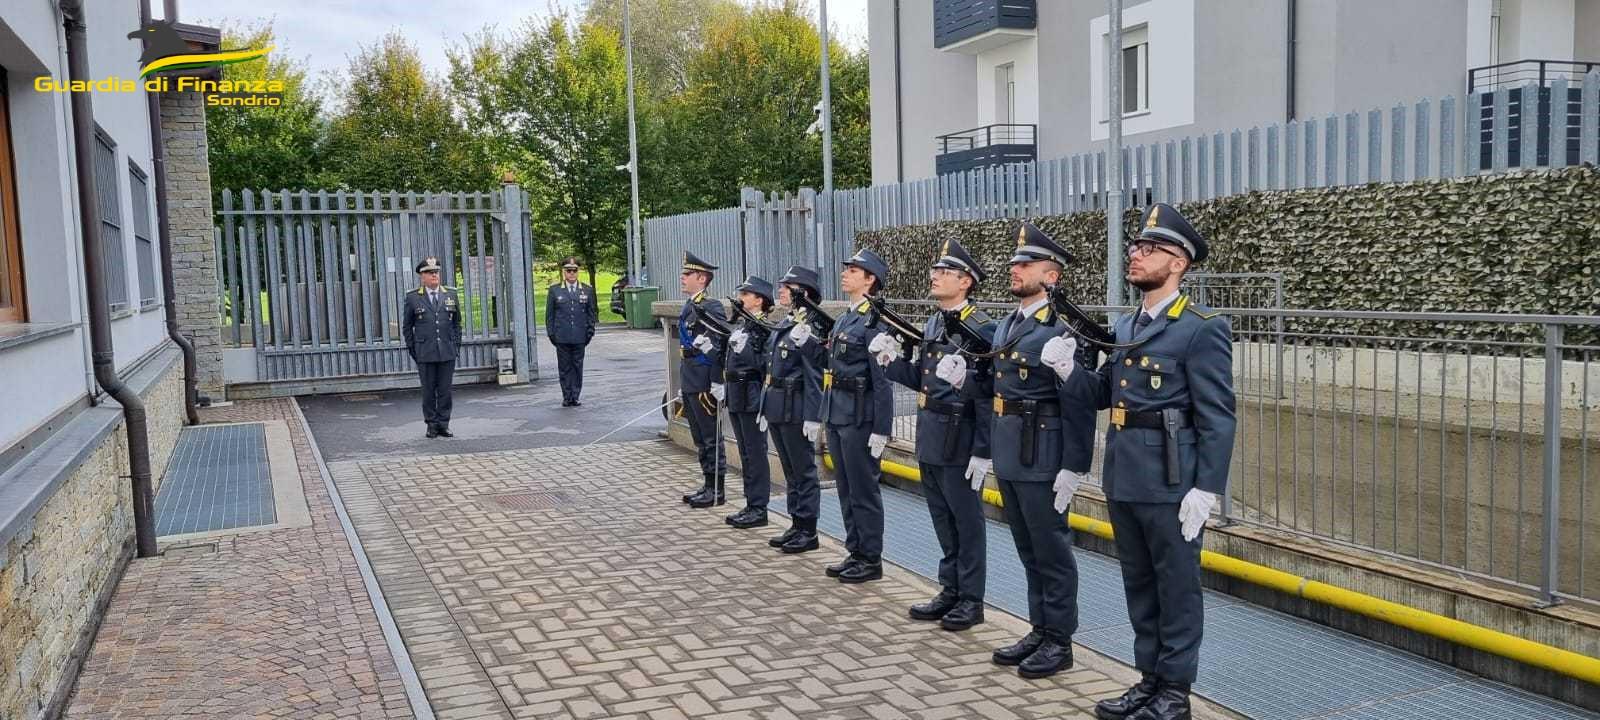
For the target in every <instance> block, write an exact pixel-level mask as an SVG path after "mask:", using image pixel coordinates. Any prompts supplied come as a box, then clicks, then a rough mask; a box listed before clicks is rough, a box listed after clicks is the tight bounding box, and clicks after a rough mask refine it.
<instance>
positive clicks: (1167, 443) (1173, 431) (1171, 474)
mask: <svg viewBox="0 0 1600 720" xmlns="http://www.w3.org/2000/svg"><path fill="white" fill-rule="evenodd" d="M1111 424H1112V425H1114V426H1116V427H1117V428H1119V429H1120V428H1131V427H1132V428H1149V429H1151V430H1160V431H1161V439H1162V443H1161V444H1162V445H1163V446H1164V448H1165V450H1166V464H1167V484H1168V485H1181V484H1183V478H1181V477H1179V474H1180V472H1181V471H1182V469H1183V468H1182V458H1181V457H1180V456H1179V454H1178V431H1179V430H1182V429H1184V428H1190V427H1194V418H1193V417H1192V416H1191V415H1190V414H1189V411H1188V410H1185V409H1182V408H1166V409H1163V410H1142V411H1136V412H1128V411H1127V410H1125V409H1123V408H1112V409H1111Z"/></svg>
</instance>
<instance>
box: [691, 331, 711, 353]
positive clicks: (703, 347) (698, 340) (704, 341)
mask: <svg viewBox="0 0 1600 720" xmlns="http://www.w3.org/2000/svg"><path fill="white" fill-rule="evenodd" d="M691 344H692V345H694V347H695V349H696V350H699V351H700V352H703V353H707V354H710V353H711V348H712V347H714V346H713V345H712V344H711V338H708V337H706V336H704V335H696V336H694V342H693V343H691Z"/></svg>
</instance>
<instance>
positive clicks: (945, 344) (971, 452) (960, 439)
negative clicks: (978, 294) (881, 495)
mask: <svg viewBox="0 0 1600 720" xmlns="http://www.w3.org/2000/svg"><path fill="white" fill-rule="evenodd" d="M961 312H962V322H965V323H968V324H969V325H970V326H971V327H973V328H974V329H976V330H977V331H978V332H980V333H982V334H983V335H984V336H986V337H990V338H992V337H993V335H994V328H995V323H994V321H993V320H990V319H989V316H988V315H986V314H985V313H984V312H983V311H982V310H979V309H978V308H977V306H974V305H968V306H967V307H966V308H964V309H963V310H962V311H961ZM955 352H956V346H955V345H954V344H952V343H951V341H950V338H949V337H947V336H946V334H945V327H944V317H943V315H942V314H941V313H939V312H934V313H933V315H932V316H930V317H929V318H928V323H927V325H926V326H925V327H923V329H922V345H921V347H920V348H919V349H918V353H917V359H916V362H915V363H913V362H910V361H908V360H906V359H904V358H899V357H897V358H895V361H894V362H892V363H889V365H888V367H885V368H884V374H885V375H887V376H888V378H889V379H890V380H893V381H895V382H897V383H900V384H901V385H904V386H906V387H908V388H911V389H912V390H917V391H918V393H917V462H920V463H925V464H928V465H947V466H948V465H955V466H965V465H966V464H967V460H968V459H970V458H972V457H974V456H976V457H982V458H986V457H989V422H990V403H989V402H988V400H989V394H990V393H989V391H988V387H989V384H990V383H989V380H990V379H991V377H989V376H988V373H987V372H985V369H986V368H982V367H979V366H978V363H975V362H973V361H972V360H967V379H966V380H965V381H964V382H962V384H961V389H960V390H957V389H956V388H955V386H953V385H951V384H950V383H947V382H945V381H944V380H941V379H939V376H938V375H936V374H935V371H936V370H937V368H938V367H939V363H940V362H941V361H943V360H944V358H945V357H946V356H947V355H950V354H952V353H955Z"/></svg>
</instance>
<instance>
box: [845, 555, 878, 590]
mask: <svg viewBox="0 0 1600 720" xmlns="http://www.w3.org/2000/svg"><path fill="white" fill-rule="evenodd" d="M882 577H883V563H881V562H878V561H875V560H862V561H860V562H857V563H856V564H855V565H853V566H851V567H847V568H845V569H844V570H843V571H842V572H840V573H839V582H842V583H844V584H846V585H855V584H858V583H864V582H871V581H873V580H877V579H879V578H882Z"/></svg>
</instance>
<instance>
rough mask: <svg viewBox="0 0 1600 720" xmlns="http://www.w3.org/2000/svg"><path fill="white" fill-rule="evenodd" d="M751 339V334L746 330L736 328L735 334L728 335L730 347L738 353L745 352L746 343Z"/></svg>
mask: <svg viewBox="0 0 1600 720" xmlns="http://www.w3.org/2000/svg"><path fill="white" fill-rule="evenodd" d="M749 340H750V336H749V335H748V334H746V333H745V331H743V330H735V331H733V334H731V335H729V336H728V348H729V349H730V350H733V351H734V352H736V353H742V352H744V344H745V343H746V342H748V341H749Z"/></svg>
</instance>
